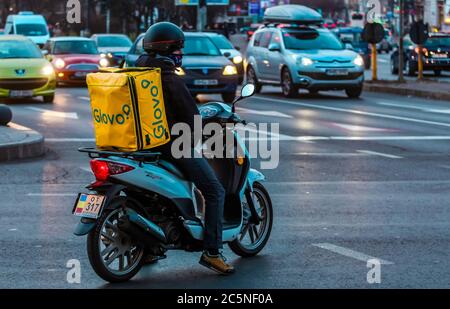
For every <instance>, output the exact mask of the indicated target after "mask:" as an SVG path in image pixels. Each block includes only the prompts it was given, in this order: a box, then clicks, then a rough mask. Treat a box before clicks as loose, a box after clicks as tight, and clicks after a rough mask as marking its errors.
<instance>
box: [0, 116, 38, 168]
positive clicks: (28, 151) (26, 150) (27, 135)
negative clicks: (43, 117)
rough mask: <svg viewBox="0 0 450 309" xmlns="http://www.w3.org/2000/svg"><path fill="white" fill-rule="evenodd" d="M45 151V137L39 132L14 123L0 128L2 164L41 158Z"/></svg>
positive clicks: (0, 157)
mask: <svg viewBox="0 0 450 309" xmlns="http://www.w3.org/2000/svg"><path fill="white" fill-rule="evenodd" d="M2 136H3V140H2ZM5 137H6V138H5ZM44 151H45V148H44V137H43V136H42V135H41V134H40V133H39V132H37V131H34V130H32V129H30V128H26V127H23V126H20V125H16V124H14V123H10V124H9V125H8V126H6V127H4V126H0V162H2V161H3V162H4V161H11V160H17V159H27V158H34V157H40V156H42V155H44Z"/></svg>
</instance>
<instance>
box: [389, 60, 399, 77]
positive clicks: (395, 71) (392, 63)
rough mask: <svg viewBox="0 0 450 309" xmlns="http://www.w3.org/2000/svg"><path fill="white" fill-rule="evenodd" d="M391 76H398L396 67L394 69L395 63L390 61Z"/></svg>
mask: <svg viewBox="0 0 450 309" xmlns="http://www.w3.org/2000/svg"><path fill="white" fill-rule="evenodd" d="M391 74H398V67H395V62H394V61H393V60H391Z"/></svg>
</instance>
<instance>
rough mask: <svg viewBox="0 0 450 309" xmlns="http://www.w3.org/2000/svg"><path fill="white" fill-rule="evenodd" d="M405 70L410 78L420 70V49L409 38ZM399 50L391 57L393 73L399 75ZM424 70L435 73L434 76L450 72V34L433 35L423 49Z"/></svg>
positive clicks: (406, 43)
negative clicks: (442, 72)
mask: <svg viewBox="0 0 450 309" xmlns="http://www.w3.org/2000/svg"><path fill="white" fill-rule="evenodd" d="M403 42H404V55H403V57H404V61H405V70H406V72H407V74H408V75H409V76H414V75H415V74H416V72H417V70H418V52H419V48H418V47H417V46H416V45H415V44H414V43H412V42H411V40H410V39H409V37H406V38H405V39H404V41H403ZM398 55H399V52H398V49H395V50H394V52H393V53H392V55H391V72H392V74H398ZM422 55H423V70H424V71H434V75H436V76H439V75H441V71H443V70H445V71H449V70H450V34H446V33H434V34H431V35H430V37H429V38H428V40H427V42H426V43H425V44H424V45H423V47H422Z"/></svg>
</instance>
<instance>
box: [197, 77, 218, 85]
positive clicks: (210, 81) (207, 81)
mask: <svg viewBox="0 0 450 309" xmlns="http://www.w3.org/2000/svg"><path fill="white" fill-rule="evenodd" d="M217 84H219V81H218V80H217V79H196V80H194V85H196V86H214V85H217Z"/></svg>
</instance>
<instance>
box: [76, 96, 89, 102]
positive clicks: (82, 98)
mask: <svg viewBox="0 0 450 309" xmlns="http://www.w3.org/2000/svg"><path fill="white" fill-rule="evenodd" d="M78 99H80V100H84V101H90V100H91V98H90V97H78Z"/></svg>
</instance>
